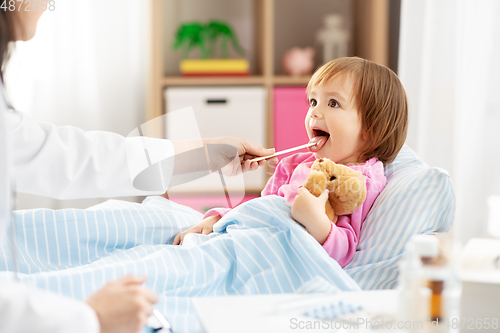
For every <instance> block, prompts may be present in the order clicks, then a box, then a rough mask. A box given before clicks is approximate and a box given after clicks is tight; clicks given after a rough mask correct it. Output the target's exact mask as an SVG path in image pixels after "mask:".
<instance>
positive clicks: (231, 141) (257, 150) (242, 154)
mask: <svg viewBox="0 0 500 333" xmlns="http://www.w3.org/2000/svg"><path fill="white" fill-rule="evenodd" d="M203 140H204V144H205V145H207V144H227V145H231V146H233V147H235V148H236V150H237V152H238V158H235V157H236V156H235V155H232V152H230V151H228V152H227V154H226V155H224V156H222V157H221V158H222V159H223V160H225V161H231V163H229V164H227V165H226V164H225V163H224V164H225V165H226V166H225V167H223V168H222V172H223V173H224V174H225V175H228V176H234V175H237V174H238V173H240V171H239V170H241V172H247V171H250V170H257V169H258V168H259V167H261V166H263V165H265V164H266V162H267V163H268V164H269V165H271V166H274V165H276V164H277V163H278V158H277V157H273V158H270V159H268V160H262V161H259V162H250V160H251V159H253V158H256V157H262V156H269V155H272V154H274V148H271V149H266V148H263V147H260V146H258V145H256V144H254V143H251V142H250V141H248V140H246V139H241V138H233V137H218V138H213V139H203ZM240 167H241V169H240Z"/></svg>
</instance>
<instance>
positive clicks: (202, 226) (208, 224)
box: [172, 215, 221, 245]
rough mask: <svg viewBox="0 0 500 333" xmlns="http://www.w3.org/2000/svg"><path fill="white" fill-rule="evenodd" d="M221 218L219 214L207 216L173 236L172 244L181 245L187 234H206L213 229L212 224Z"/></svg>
mask: <svg viewBox="0 0 500 333" xmlns="http://www.w3.org/2000/svg"><path fill="white" fill-rule="evenodd" d="M220 219H221V216H220V215H214V216H209V217H207V218H206V219H204V220H203V221H201V222H200V223H198V224H196V225H194V226H192V227H191V228H189V229H188V230H186V231H183V232H181V233H179V234H177V236H175V238H174V242H173V243H172V245H182V241H183V240H184V237H185V236H186V235H187V234H203V235H208V234H210V233H212V232H213V231H214V224H215V223H216V222H217V221H219V220H220Z"/></svg>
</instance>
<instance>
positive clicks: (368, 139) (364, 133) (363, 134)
mask: <svg viewBox="0 0 500 333" xmlns="http://www.w3.org/2000/svg"><path fill="white" fill-rule="evenodd" d="M361 137H362V138H363V140H365V141H370V136H369V135H368V133H367V132H366V131H363V133H362V134H361Z"/></svg>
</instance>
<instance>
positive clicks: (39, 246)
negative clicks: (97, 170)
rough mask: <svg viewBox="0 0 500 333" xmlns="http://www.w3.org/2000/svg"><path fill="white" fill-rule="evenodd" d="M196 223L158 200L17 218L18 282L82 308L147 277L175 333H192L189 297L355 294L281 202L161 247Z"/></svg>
mask: <svg viewBox="0 0 500 333" xmlns="http://www.w3.org/2000/svg"><path fill="white" fill-rule="evenodd" d="M201 217H202V215H201V214H200V213H198V212H196V211H194V210H192V209H191V208H188V207H186V206H182V205H178V204H175V203H173V202H171V201H168V200H166V199H164V198H162V197H149V198H147V199H146V200H145V201H144V202H143V203H142V204H137V203H131V202H125V201H118V200H110V201H107V202H105V203H103V204H100V205H97V206H94V207H92V208H89V209H85V210H81V209H63V210H57V211H54V210H48V209H36V210H26V211H17V212H16V213H15V222H14V225H15V233H16V239H17V246H16V251H17V258H18V262H19V270H20V277H21V280H22V281H24V282H26V283H29V284H33V285H36V286H38V287H39V288H42V289H48V290H52V291H54V292H57V293H60V294H63V295H67V296H69V297H74V298H78V299H85V298H87V297H88V296H89V295H90V294H91V293H93V292H94V291H95V290H97V289H98V288H100V287H101V286H102V285H103V284H105V283H106V282H107V281H110V280H113V279H116V278H118V277H120V276H122V275H125V274H138V275H142V274H145V275H147V276H148V280H147V282H146V284H145V287H146V288H150V289H153V290H155V291H156V292H158V293H159V294H160V301H159V303H158V305H157V308H158V309H159V310H160V311H161V312H162V313H163V314H164V315H165V317H166V318H167V319H169V320H170V321H171V323H172V326H173V328H174V331H176V332H183V331H196V330H197V325H198V323H197V321H196V320H194V318H195V314H194V308H193V306H192V302H191V301H192V298H194V297H204V296H223V295H248V294H269V293H288V292H298V291H307V292H315V291H316V292H317V291H325V288H326V289H328V291H333V290H359V287H358V285H357V284H356V283H355V282H354V280H353V279H352V278H351V277H349V275H348V274H347V273H346V272H345V271H344V270H342V268H341V267H340V266H339V264H338V263H337V262H336V261H335V260H333V259H332V258H330V257H329V256H328V255H327V253H326V252H325V251H324V250H323V248H322V247H321V246H320V245H319V244H318V242H316V240H315V239H314V238H313V237H312V236H310V235H309V234H308V233H307V232H306V231H305V229H304V228H303V227H301V226H300V225H299V224H297V223H296V222H295V221H294V220H293V219H292V218H291V214H290V205H289V204H288V203H287V202H286V201H285V200H284V199H283V198H281V197H278V196H267V197H262V198H258V199H254V200H251V201H249V202H246V203H244V204H242V205H240V206H238V207H236V208H235V209H233V210H232V211H231V212H230V213H228V214H227V215H225V216H224V217H223V218H222V219H221V220H220V221H219V222H217V223H216V224H215V226H214V233H212V234H210V235H198V234H190V235H188V236H186V238H185V240H184V244H183V245H182V246H174V245H168V244H171V243H172V241H173V239H174V237H175V235H176V234H177V233H179V232H180V231H183V230H185V229H187V228H189V227H190V226H192V225H193V224H195V223H198V222H199V221H200V220H201ZM11 257H12V256H11V253H10V251H9V245H8V244H4V245H3V247H2V251H1V252H0V270H1V271H2V272H0V277H2V276H5V275H8V274H11V273H9V272H6V271H9V270H12V269H13V266H12V258H11ZM318 282H319V283H318Z"/></svg>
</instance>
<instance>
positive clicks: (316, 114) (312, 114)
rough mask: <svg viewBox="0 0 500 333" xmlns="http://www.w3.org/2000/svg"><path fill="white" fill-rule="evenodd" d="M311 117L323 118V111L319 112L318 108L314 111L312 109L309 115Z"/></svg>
mask: <svg viewBox="0 0 500 333" xmlns="http://www.w3.org/2000/svg"><path fill="white" fill-rule="evenodd" d="M309 116H310V117H311V118H313V119H314V118H318V119H321V118H323V115H322V114H321V112H318V111H316V110H314V111H311V114H310V115H309Z"/></svg>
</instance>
